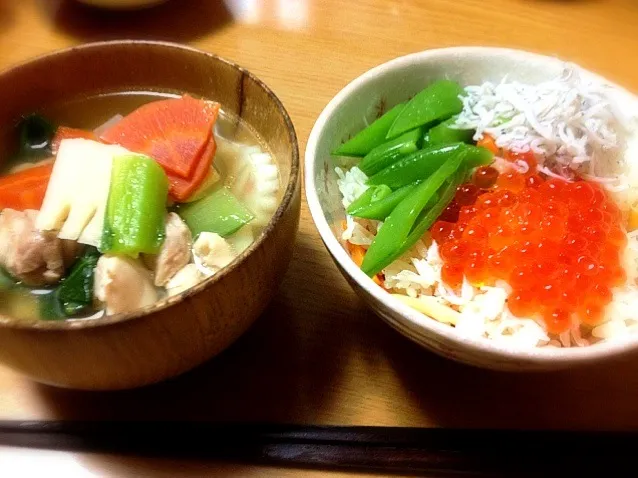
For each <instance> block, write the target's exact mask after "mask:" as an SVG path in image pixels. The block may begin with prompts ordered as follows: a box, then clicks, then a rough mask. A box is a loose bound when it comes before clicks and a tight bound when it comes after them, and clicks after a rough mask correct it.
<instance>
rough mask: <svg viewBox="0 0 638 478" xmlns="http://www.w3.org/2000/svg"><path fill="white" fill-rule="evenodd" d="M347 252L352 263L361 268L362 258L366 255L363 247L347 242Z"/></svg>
mask: <svg viewBox="0 0 638 478" xmlns="http://www.w3.org/2000/svg"><path fill="white" fill-rule="evenodd" d="M348 250H349V251H350V257H352V260H353V261H354V263H355V264H356V265H357V266H359V267H361V264H363V256H365V255H366V250H365V249H364V248H363V246H360V245H359V244H353V243H351V242H348Z"/></svg>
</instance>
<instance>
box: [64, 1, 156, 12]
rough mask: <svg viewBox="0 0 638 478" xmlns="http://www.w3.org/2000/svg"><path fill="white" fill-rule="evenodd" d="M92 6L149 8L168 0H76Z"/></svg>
mask: <svg viewBox="0 0 638 478" xmlns="http://www.w3.org/2000/svg"><path fill="white" fill-rule="evenodd" d="M76 1H78V2H80V3H83V4H85V5H91V6H92V7H99V8H108V9H110V10H134V9H137V8H149V7H153V6H155V5H159V4H160V3H165V2H167V1H168V0H76Z"/></svg>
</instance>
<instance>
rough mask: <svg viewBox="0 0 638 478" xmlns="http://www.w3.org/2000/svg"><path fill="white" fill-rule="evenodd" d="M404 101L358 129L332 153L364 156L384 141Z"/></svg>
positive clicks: (403, 105) (403, 106)
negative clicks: (361, 128)
mask: <svg viewBox="0 0 638 478" xmlns="http://www.w3.org/2000/svg"><path fill="white" fill-rule="evenodd" d="M403 108H405V103H401V104H398V105H396V106H395V107H394V108H392V109H391V110H390V111H388V112H387V113H385V114H384V115H383V116H381V117H380V118H378V119H377V120H375V121H374V122H373V123H372V124H370V125H369V126H367V127H366V128H364V129H363V130H361V131H359V132H358V133H357V134H356V135H355V136H354V137H353V138H352V139H350V140H348V141H346V142H345V143H343V144H342V145H341V146H339V147H338V148H337V149H336V150H335V151H334V152H333V153H332V154H334V155H335V156H365V155H366V154H368V153H369V152H370V151H372V150H373V149H374V148H376V147H377V146H379V145H380V144H383V143H384V142H385V141H386V135H387V134H388V130H389V129H390V126H392V123H394V121H395V120H396V118H397V116H399V113H401V111H403Z"/></svg>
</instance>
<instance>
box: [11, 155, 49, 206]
mask: <svg viewBox="0 0 638 478" xmlns="http://www.w3.org/2000/svg"><path fill="white" fill-rule="evenodd" d="M51 171H53V163H52V162H50V163H47V164H43V165H41V166H34V167H33V168H29V169H24V170H22V171H20V172H18V173H14V174H9V175H8V176H2V177H0V210H2V209H6V208H11V209H15V210H17V211H24V210H25V209H40V208H41V207H42V201H43V200H44V194H45V193H46V190H47V185H48V184H49V178H50V177H51Z"/></svg>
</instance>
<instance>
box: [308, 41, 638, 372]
mask: <svg viewBox="0 0 638 478" xmlns="http://www.w3.org/2000/svg"><path fill="white" fill-rule="evenodd" d="M459 54H463V55H468V54H469V55H498V56H509V57H516V58H518V59H519V60H525V59H527V60H534V61H537V62H545V63H546V64H550V63H554V64H561V65H565V64H569V65H571V66H575V67H577V68H578V69H579V70H580V71H582V72H584V73H585V74H586V75H587V76H588V77H590V78H592V79H594V80H595V81H600V82H603V83H605V84H607V85H609V86H611V87H612V88H616V89H618V90H620V91H623V92H626V93H628V94H631V93H629V92H627V90H625V89H624V88H623V87H621V86H619V85H617V84H615V83H613V82H611V81H609V80H607V79H606V78H603V77H601V76H599V75H598V74H596V73H593V72H591V71H589V70H587V69H585V68H583V67H581V66H579V65H575V64H574V63H571V62H567V61H564V60H561V59H559V58H557V57H552V56H547V55H542V54H539V53H533V52H529V51H525V50H518V49H512V48H501V47H485V46H456V47H446V48H436V49H431V50H424V51H420V52H415V53H411V54H408V55H404V56H400V57H397V58H394V59H392V60H390V61H387V62H385V63H382V64H380V65H378V66H375V67H373V68H371V69H369V70H368V71H366V72H364V73H363V74H361V75H360V76H358V77H357V78H355V79H354V80H352V81H350V82H349V83H348V84H347V85H346V86H345V87H344V88H343V89H341V91H339V92H338V93H337V94H336V95H335V96H334V97H333V98H332V99H331V100H330V102H329V103H328V104H327V105H326V106H325V108H324V109H323V111H322V112H321V114H320V115H319V117H318V118H317V120H316V122H315V124H314V126H313V128H312V131H311V132H310V136H309V138H308V142H307V144H306V150H305V160H304V163H305V164H304V166H305V193H306V201H307V203H308V208H309V210H310V214H311V216H312V218H313V221H314V223H315V226H316V227H317V230H318V231H319V234H320V236H321V238H322V240H323V243H324V245H325V246H326V248H327V249H328V251H329V253H330V254H331V255H332V257H333V258H334V260H335V261H336V262H337V264H338V265H339V267H340V269H341V270H342V271H343V273H344V274H347V276H349V277H350V278H351V279H352V281H354V283H356V285H357V286H358V287H360V288H361V289H362V290H363V291H364V292H365V293H366V294H367V295H368V296H370V297H372V298H373V299H374V300H376V301H378V302H380V303H381V304H382V305H383V306H384V308H386V309H387V310H390V311H394V312H395V315H396V316H393V317H386V316H383V315H380V314H377V315H380V316H381V318H382V319H383V320H385V321H386V322H388V323H389V324H390V325H391V326H392V327H394V328H395V329H397V330H398V331H399V332H401V333H402V334H404V335H405V336H407V337H408V338H410V339H411V340H413V341H415V342H417V343H419V345H422V346H424V344H423V342H424V340H420V339H421V338H425V337H430V338H431V337H432V336H440V337H442V338H444V339H445V342H446V348H448V349H449V348H450V347H456V348H458V349H469V350H471V351H472V352H474V353H476V354H480V355H482V356H483V357H486V358H487V359H489V360H499V361H502V360H506V361H514V362H520V361H521V360H523V361H524V362H525V363H527V364H533V365H538V366H541V367H542V366H544V367H546V369H549V368H553V366H555V367H556V368H558V367H560V366H568V365H571V364H576V363H579V364H584V363H587V362H593V361H596V360H601V359H604V358H610V357H612V356H619V355H622V354H623V353H626V352H629V351H631V350H634V349H636V348H638V334H629V335H628V336H627V337H626V338H623V339H618V340H614V341H609V342H603V343H597V344H593V345H590V346H586V347H568V348H555V347H535V348H533V349H515V348H513V347H511V346H509V347H508V346H503V345H502V344H497V343H494V342H493V341H491V340H490V339H488V338H483V337H478V338H471V337H462V336H460V335H459V334H458V333H457V332H456V331H455V330H454V328H453V327H450V326H448V325H445V324H442V323H440V322H438V321H437V320H435V319H432V318H430V317H427V316H425V315H424V314H421V313H420V312H417V311H415V310H413V309H412V308H411V307H409V306H407V305H405V304H403V303H402V302H400V301H399V300H397V299H395V298H393V297H392V296H391V294H389V293H387V292H386V291H385V290H384V289H382V288H381V287H380V286H378V285H377V284H375V283H374V281H373V280H372V279H371V278H369V277H368V276H367V275H366V274H365V273H364V272H363V271H361V269H359V267H357V266H356V264H355V263H354V262H353V261H352V259H351V258H350V256H349V255H348V254H347V252H346V251H345V249H344V248H343V247H342V245H341V244H340V242H339V240H338V239H337V237H336V236H335V234H334V233H333V231H332V229H331V228H330V225H329V224H328V222H327V220H326V218H325V216H324V214H323V211H322V207H321V203H320V201H319V196H318V193H317V190H316V188H315V185H314V183H315V176H316V172H317V164H318V162H317V145H318V142H319V139H320V137H321V136H322V134H323V131H324V129H325V127H326V125H327V124H328V123H329V122H330V121H331V119H332V117H333V116H334V112H335V110H337V109H338V108H339V107H340V106H341V105H342V104H343V103H344V102H345V100H346V99H347V98H348V97H350V96H351V95H353V94H356V92H357V91H358V90H359V88H361V87H362V86H363V85H364V84H366V83H368V82H369V81H371V80H373V79H375V78H377V77H379V76H381V75H384V74H386V73H388V72H391V71H394V70H398V69H401V68H404V67H409V66H410V65H415V64H427V63H429V62H431V61H436V60H437V59H442V58H446V57H449V56H454V55H459ZM634 98H635V97H634Z"/></svg>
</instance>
